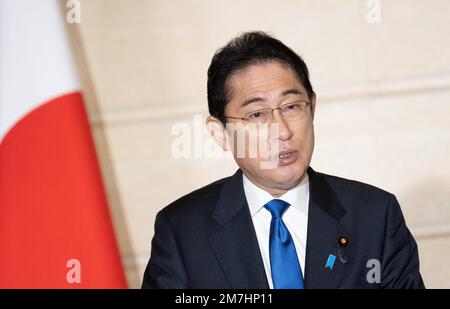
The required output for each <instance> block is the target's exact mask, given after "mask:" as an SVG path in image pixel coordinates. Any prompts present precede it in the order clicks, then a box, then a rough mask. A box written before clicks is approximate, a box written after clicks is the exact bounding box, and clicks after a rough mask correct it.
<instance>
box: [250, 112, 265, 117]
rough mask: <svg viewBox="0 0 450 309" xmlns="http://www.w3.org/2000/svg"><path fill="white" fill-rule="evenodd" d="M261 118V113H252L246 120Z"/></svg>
mask: <svg viewBox="0 0 450 309" xmlns="http://www.w3.org/2000/svg"><path fill="white" fill-rule="evenodd" d="M261 116H262V113H261V112H254V113H251V114H250V115H249V116H248V118H259V117H261Z"/></svg>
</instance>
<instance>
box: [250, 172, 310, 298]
mask: <svg viewBox="0 0 450 309" xmlns="http://www.w3.org/2000/svg"><path fill="white" fill-rule="evenodd" d="M242 175H243V184H244V192H245V197H246V198H247V203H248V206H249V208H250V214H251V216H252V221H253V225H254V227H255V231H256V237H257V239H258V244H259V249H260V251H261V256H262V259H263V262H264V269H265V271H266V276H267V280H268V281H269V286H270V288H271V289H273V282H272V273H271V269H270V253H269V239H270V221H271V220H272V215H271V214H270V212H269V211H268V210H267V209H265V208H264V205H265V204H267V203H268V202H270V201H271V200H273V199H280V200H283V201H285V202H288V203H289V204H290V205H291V206H290V207H288V209H287V210H286V211H285V212H284V213H283V215H282V217H281V218H282V220H283V222H284V224H285V225H286V227H287V228H288V230H289V233H290V234H291V236H292V239H293V240H294V244H295V249H296V251H297V257H298V260H299V262H300V266H301V268H302V273H303V277H304V276H305V257H306V233H307V231H308V226H307V225H308V208H309V207H308V205H309V179H308V174H306V175H305V177H304V179H303V180H302V181H301V183H299V184H298V185H297V186H296V187H294V188H292V189H291V190H289V191H288V192H286V193H284V194H283V195H281V196H280V197H278V198H275V197H273V196H272V195H270V194H269V193H268V192H267V191H264V190H263V189H261V188H260V187H258V186H256V185H255V184H254V183H252V182H251V181H250V180H249V179H248V178H247V177H246V176H245V175H244V174H242Z"/></svg>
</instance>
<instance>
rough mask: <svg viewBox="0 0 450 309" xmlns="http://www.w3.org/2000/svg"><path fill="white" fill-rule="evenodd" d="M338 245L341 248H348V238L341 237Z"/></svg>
mask: <svg viewBox="0 0 450 309" xmlns="http://www.w3.org/2000/svg"><path fill="white" fill-rule="evenodd" d="M338 245H339V247H347V245H348V238H347V237H345V236H341V237H339V240H338Z"/></svg>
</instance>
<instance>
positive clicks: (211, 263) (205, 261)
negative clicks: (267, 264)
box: [142, 168, 424, 289]
mask: <svg viewBox="0 0 450 309" xmlns="http://www.w3.org/2000/svg"><path fill="white" fill-rule="evenodd" d="M308 175H309V181H310V201H309V214H308V235H307V244H306V246H307V247H306V261H305V270H304V273H305V278H304V283H305V288H423V287H424V284H423V281H422V278H421V276H420V273H419V258H418V252H417V245H416V242H415V241H414V238H413V237H412V235H411V233H410V232H409V230H408V228H407V227H406V224H405V220H404V219H403V215H402V212H401V210H400V206H399V204H398V202H397V200H396V198H395V196H394V195H392V194H390V193H388V192H385V191H383V190H381V189H378V188H376V187H373V186H370V185H367V184H364V183H360V182H356V181H351V180H346V179H343V178H338V177H335V176H330V175H325V174H321V173H318V172H315V171H314V170H313V169H312V168H309V169H308ZM341 237H346V238H347V239H348V245H347V246H346V247H343V246H340V245H339V244H338V241H339V239H340V238H341ZM330 254H332V255H334V256H336V261H335V263H334V266H333V268H332V269H331V270H330V268H326V267H325V265H326V262H327V259H328V256H329V255H330ZM371 259H377V260H378V261H380V266H381V268H380V272H379V273H380V279H381V281H380V283H376V282H375V283H369V282H368V280H367V275H368V272H369V271H371V270H373V271H372V272H371V273H370V274H369V277H371V278H372V279H373V278H376V275H374V271H376V269H375V267H376V265H375V264H369V265H367V263H368V261H369V260H371ZM367 266H369V267H367ZM369 281H371V282H373V280H369ZM142 287H143V288H217V289H222V288H244V289H245V288H263V289H267V288H269V285H268V282H267V278H266V274H265V271H264V266H263V261H262V257H261V253H260V250H259V246H258V241H257V238H256V234H255V230H254V227H253V223H252V219H251V216H250V211H249V208H248V205H247V201H246V198H245V194H244V188H243V184H242V172H241V170H238V171H237V172H236V173H235V174H234V175H233V176H231V177H228V178H224V179H221V180H219V181H216V182H214V183H212V184H210V185H208V186H205V187H203V188H201V189H199V190H196V191H194V192H192V193H190V194H188V195H186V196H184V197H182V198H180V199H178V200H177V201H175V202H173V203H172V204H170V205H169V206H167V207H166V208H164V209H163V210H161V211H160V212H159V213H158V215H157V216H156V221H155V235H154V237H153V240H152V249H151V257H150V260H149V262H148V265H147V268H146V270H145V274H144V279H143V283H142Z"/></svg>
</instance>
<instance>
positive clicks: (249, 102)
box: [241, 88, 303, 107]
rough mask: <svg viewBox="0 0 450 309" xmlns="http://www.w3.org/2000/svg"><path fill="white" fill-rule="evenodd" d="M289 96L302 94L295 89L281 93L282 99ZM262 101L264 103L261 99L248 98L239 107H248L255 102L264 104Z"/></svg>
mask: <svg viewBox="0 0 450 309" xmlns="http://www.w3.org/2000/svg"><path fill="white" fill-rule="evenodd" d="M289 94H300V95H302V94H303V92H301V91H300V90H298V89H296V88H291V89H288V90H285V91H283V92H282V93H281V96H283V97H284V96H287V95H289ZM264 101H266V99H264V98H261V97H253V98H249V99H246V100H245V101H244V102H242V104H241V107H243V106H246V105H249V104H251V103H255V102H264Z"/></svg>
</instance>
